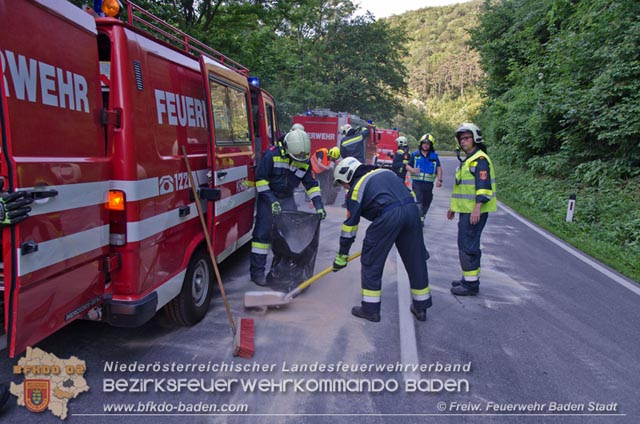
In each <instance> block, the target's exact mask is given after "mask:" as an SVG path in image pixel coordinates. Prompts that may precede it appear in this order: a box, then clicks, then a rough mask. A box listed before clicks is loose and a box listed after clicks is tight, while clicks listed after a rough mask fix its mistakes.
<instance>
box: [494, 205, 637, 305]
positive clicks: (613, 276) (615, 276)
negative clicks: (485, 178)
mask: <svg viewBox="0 0 640 424" xmlns="http://www.w3.org/2000/svg"><path fill="white" fill-rule="evenodd" d="M499 204H500V208H501V209H502V210H504V211H505V212H507V213H508V214H509V215H511V216H512V217H514V218H515V219H517V220H518V221H520V222H522V223H523V224H524V225H526V226H527V227H529V228H531V229H532V230H533V231H535V232H536V233H538V234H540V235H541V236H542V237H544V238H546V239H547V240H549V241H550V242H552V243H553V244H555V245H556V246H558V247H560V248H561V249H563V250H565V251H567V252H568V253H570V254H571V255H573V256H574V257H575V258H577V259H580V260H581V261H582V262H584V263H586V264H587V265H589V266H591V267H592V268H594V269H595V270H597V271H600V272H601V273H602V274H604V275H605V276H606V277H609V278H611V279H612V280H613V281H615V282H616V283H618V284H620V285H621V286H623V287H625V288H627V289H629V290H631V291H632V292H634V293H635V294H637V295H640V287H639V286H638V285H637V284H635V283H634V282H633V281H632V280H629V279H627V278H625V277H623V276H621V275H618V274H616V273H615V272H613V271H610V270H608V269H607V268H605V267H603V266H602V265H600V264H599V263H597V262H596V261H594V260H593V259H591V258H590V257H588V256H587V255H585V254H583V253H582V252H580V251H579V250H577V249H576V248H574V247H573V246H571V245H570V244H568V243H566V242H564V241H562V240H560V239H558V238H556V237H555V236H554V235H552V234H550V233H548V232H546V231H544V230H542V229H541V228H539V227H538V226H537V225H535V224H533V223H531V222H529V221H527V220H526V219H525V218H523V217H521V216H520V215H518V214H517V213H516V212H515V211H513V210H511V209H510V208H508V207H507V206H505V205H503V204H502V203H499Z"/></svg>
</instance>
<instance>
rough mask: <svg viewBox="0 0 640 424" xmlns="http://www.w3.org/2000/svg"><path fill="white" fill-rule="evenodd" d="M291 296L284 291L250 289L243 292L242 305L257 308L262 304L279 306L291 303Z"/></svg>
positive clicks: (262, 305)
mask: <svg viewBox="0 0 640 424" xmlns="http://www.w3.org/2000/svg"><path fill="white" fill-rule="evenodd" d="M292 300H293V298H291V297H288V296H287V294H286V293H281V292H277V291H250V292H246V293H245V294H244V307H245V308H257V307H264V306H279V305H286V304H288V303H291V301H292Z"/></svg>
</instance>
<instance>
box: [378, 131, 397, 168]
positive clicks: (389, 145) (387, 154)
mask: <svg viewBox="0 0 640 424" xmlns="http://www.w3.org/2000/svg"><path fill="white" fill-rule="evenodd" d="M399 136H400V133H399V132H398V130H396V129H395V128H394V129H391V130H387V129H384V128H377V129H376V153H375V156H374V158H373V164H374V165H377V166H382V167H391V164H392V163H393V155H394V153H395V152H396V150H398V143H397V142H396V139H397V138H398V137H399Z"/></svg>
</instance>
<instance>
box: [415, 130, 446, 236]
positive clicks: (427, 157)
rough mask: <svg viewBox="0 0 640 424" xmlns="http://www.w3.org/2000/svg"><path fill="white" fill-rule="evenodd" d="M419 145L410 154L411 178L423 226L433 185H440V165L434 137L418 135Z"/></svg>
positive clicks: (429, 204)
mask: <svg viewBox="0 0 640 424" xmlns="http://www.w3.org/2000/svg"><path fill="white" fill-rule="evenodd" d="M419 143H420V147H419V148H418V150H416V151H415V152H413V153H412V154H411V159H410V162H411V165H412V169H410V171H409V172H411V179H412V180H413V192H414V193H415V194H416V201H417V202H418V207H419V208H420V216H421V219H422V224H423V226H424V220H425V217H426V215H427V212H428V211H429V207H430V206H431V202H432V200H433V186H434V183H435V186H436V187H442V166H441V165H440V157H439V156H438V154H437V153H436V150H435V146H436V140H435V138H434V137H433V136H432V135H431V134H429V133H426V134H424V135H423V136H422V137H420V141H419Z"/></svg>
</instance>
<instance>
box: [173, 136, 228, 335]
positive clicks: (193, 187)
mask: <svg viewBox="0 0 640 424" xmlns="http://www.w3.org/2000/svg"><path fill="white" fill-rule="evenodd" d="M182 155H183V156H184V163H185V164H186V165H187V175H189V184H191V191H192V192H193V197H194V198H195V201H196V209H197V210H198V217H200V224H202V231H203V232H204V238H205V239H206V241H207V250H208V251H209V256H210V258H211V263H212V264H213V271H214V272H215V274H216V280H217V282H218V288H219V289H220V294H221V295H222V301H223V302H224V308H225V309H226V310H227V317H228V318H229V325H230V326H231V331H233V334H234V335H235V334H236V323H235V322H234V321H233V315H231V308H229V302H228V301H227V294H226V293H225V291H224V286H223V285H222V279H221V278H220V270H218V263H217V262H216V258H215V255H214V254H213V246H212V245H211V238H210V237H209V230H208V229H207V224H206V222H205V221H204V214H203V213H202V206H201V205H200V199H199V197H198V191H197V190H196V185H195V182H194V181H193V175H191V165H189V158H188V157H187V149H186V148H185V147H184V146H182Z"/></svg>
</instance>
